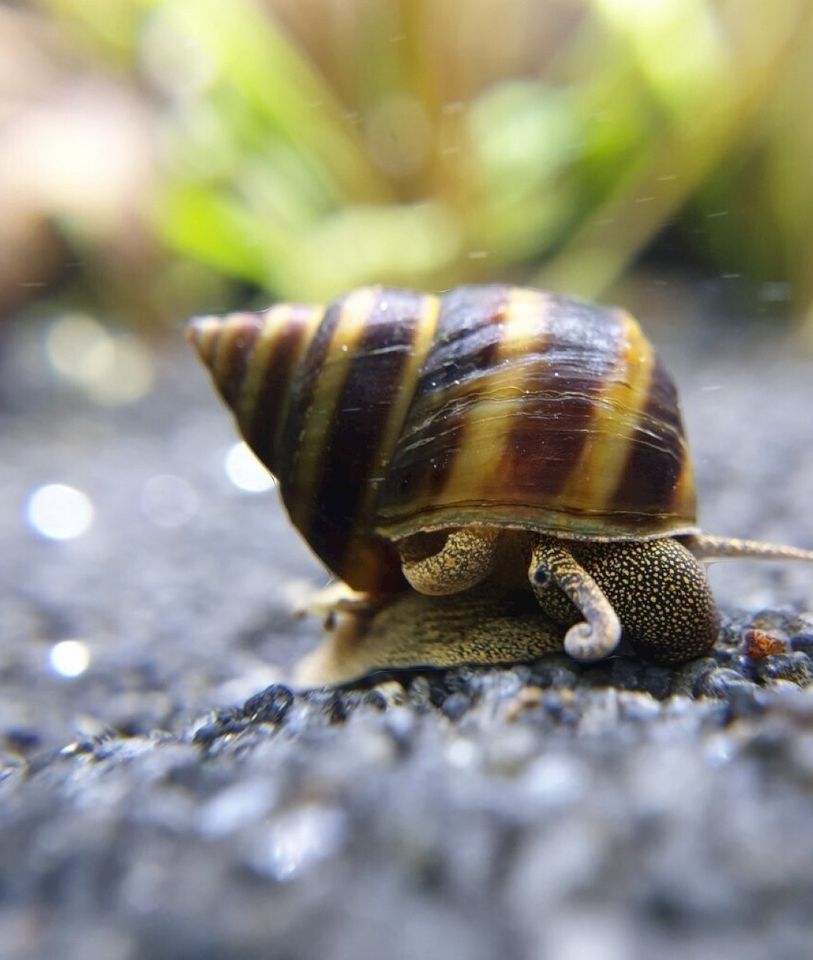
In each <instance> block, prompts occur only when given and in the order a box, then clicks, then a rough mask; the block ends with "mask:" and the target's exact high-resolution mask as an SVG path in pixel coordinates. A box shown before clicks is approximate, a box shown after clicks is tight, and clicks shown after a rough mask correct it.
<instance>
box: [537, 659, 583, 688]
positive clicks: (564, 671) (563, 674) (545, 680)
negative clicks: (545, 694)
mask: <svg viewBox="0 0 813 960" xmlns="http://www.w3.org/2000/svg"><path fill="white" fill-rule="evenodd" d="M532 676H533V680H534V682H535V683H536V684H538V685H539V686H540V687H556V688H562V687H564V688H569V689H572V688H573V687H575V686H576V681H577V673H576V667H575V664H574V662H573V661H572V660H571V659H570V658H568V657H564V656H560V655H559V654H553V655H551V656H548V657H543V658H542V659H541V660H538V661H537V662H536V663H535V664H534V665H533V668H532Z"/></svg>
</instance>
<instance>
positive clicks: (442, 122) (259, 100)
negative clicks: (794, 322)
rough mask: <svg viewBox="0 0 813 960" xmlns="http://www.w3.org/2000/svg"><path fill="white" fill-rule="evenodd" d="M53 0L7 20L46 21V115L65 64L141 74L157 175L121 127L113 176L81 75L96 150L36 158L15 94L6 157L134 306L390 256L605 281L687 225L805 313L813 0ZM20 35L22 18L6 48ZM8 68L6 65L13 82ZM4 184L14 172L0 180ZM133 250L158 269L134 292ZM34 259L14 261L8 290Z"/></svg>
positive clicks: (102, 74) (482, 272)
mask: <svg viewBox="0 0 813 960" xmlns="http://www.w3.org/2000/svg"><path fill="white" fill-rule="evenodd" d="M37 9H38V10H40V11H41V15H40V16H35V15H34V14H32V13H31V11H26V12H19V13H14V14H10V15H8V16H7V20H8V22H11V19H12V18H14V19H15V21H17V25H18V26H19V25H20V24H22V25H23V28H24V29H27V28H28V27H31V29H32V30H35V31H36V32H37V36H38V40H37V42H38V43H39V44H40V45H41V46H42V49H44V50H47V51H48V52H49V54H52V55H53V56H52V57H51V59H52V61H53V62H54V63H55V64H56V65H57V66H56V67H55V68H54V70H55V72H56V73H57V74H58V77H57V78H56V79H54V78H53V77H52V78H51V80H50V83H51V85H50V86H48V85H47V84H46V83H44V82H43V83H41V84H40V88H38V92H37V97H38V98H39V99H38V101H37V102H38V109H39V110H40V113H41V114H42V118H41V120H40V121H38V122H39V123H40V126H42V127H44V126H47V125H48V124H49V123H51V124H53V123H55V122H56V121H54V120H53V118H54V117H59V123H60V124H62V125H63V126H59V128H58V130H57V132H56V133H52V135H51V136H50V140H49V142H54V143H56V142H63V143H67V142H68V140H70V137H68V138H66V136H65V134H64V133H63V127H64V123H65V118H66V117H67V116H68V115H69V110H70V98H68V97H66V96H65V91H66V89H68V88H71V87H72V86H74V85H78V84H79V83H80V80H81V82H85V83H86V82H87V81H88V80H89V81H91V87H92V90H94V91H96V93H95V96H97V98H98V102H99V103H100V104H102V105H104V104H105V102H106V101H105V97H106V95H107V94H106V91H109V90H110V89H115V90H117V91H119V92H121V91H122V90H126V93H127V96H128V97H129V98H130V99H131V100H132V102H133V103H137V104H138V107H137V109H135V110H134V108H129V107H128V108H127V109H128V110H130V111H131V112H133V115H135V114H136V113H138V116H139V127H138V130H139V133H138V137H135V138H134V139H133V144H132V146H131V147H128V150H129V155H130V161H131V163H130V166H131V167H133V168H136V167H138V169H139V170H140V171H141V174H140V176H139V177H134V176H130V178H129V179H128V178H127V177H124V176H123V175H122V163H123V159H124V158H123V155H122V156H115V155H114V153H115V151H113V150H111V151H110V156H109V162H108V163H107V168H108V169H109V180H110V183H111V184H112V185H113V186H112V187H110V188H109V190H108V193H105V189H103V188H105V184H104V183H103V181H104V179H105V163H106V161H107V160H108V158H107V156H105V155H103V154H100V151H99V147H98V146H97V143H98V142H100V141H98V138H97V139H94V137H97V133H95V132H94V131H93V130H90V129H89V124H88V118H89V117H91V116H92V115H93V114H94V106H93V97H91V96H85V97H84V98H82V99H81V100H78V101H77V102H81V103H82V116H78V115H77V117H76V123H75V132H74V134H73V136H74V139H75V140H76V142H77V143H81V142H85V143H86V149H85V150H84V153H81V151H80V152H79V153H77V152H76V150H68V151H67V152H66V151H57V150H48V151H43V150H42V149H39V153H38V154H37V160H36V164H37V165H36V170H37V174H36V177H34V176H33V175H32V176H30V177H28V179H27V180H26V181H25V184H23V182H22V180H21V178H20V175H19V172H18V171H20V170H21V169H27V165H26V162H25V151H26V150H30V149H35V147H34V146H32V145H36V144H38V143H39V144H41V143H42V139H41V137H40V138H39V139H38V137H33V136H31V135H30V131H26V122H25V117H24V116H23V114H24V112H25V111H24V110H23V109H21V111H20V116H21V117H22V120H18V119H17V117H16V116H15V123H14V124H9V125H7V126H6V127H5V128H0V175H2V173H3V170H8V171H10V175H9V176H8V177H7V178H6V180H7V183H9V184H11V185H13V186H14V191H15V192H14V197H15V200H14V203H15V204H16V206H15V210H18V209H19V210H20V211H21V212H20V214H19V221H20V223H23V222H24V218H25V217H26V216H27V217H29V220H30V221H31V222H36V223H47V224H48V225H49V226H48V229H49V230H51V232H52V233H53V232H56V233H57V235H58V236H59V237H60V238H61V239H62V240H63V241H64V242H65V243H66V244H67V246H68V249H69V251H70V253H73V254H75V256H76V258H77V259H78V260H79V261H80V262H81V264H82V272H83V276H84V277H85V279H86V281H87V284H88V285H89V286H90V287H91V288H93V287H98V289H103V288H104V286H105V283H106V282H107V281H106V280H105V278H106V277H107V276H108V275H110V276H112V275H113V274H115V273H116V266H115V265H116V264H117V263H125V264H126V269H125V270H123V271H121V270H120V271H119V274H120V276H118V277H117V279H116V282H115V283H113V284H112V286H111V285H109V286H110V289H112V290H115V291H117V295H118V296H119V297H121V300H122V303H121V308H122V309H121V312H122V313H123V314H126V313H127V312H128V311H129V312H131V313H133V312H139V313H140V314H142V315H148V314H149V313H150V310H151V309H152V310H153V311H154V312H156V313H159V314H160V313H162V312H163V313H165V314H168V315H174V314H177V313H179V312H185V310H187V309H193V310H194V309H208V308H211V307H212V306H215V305H216V306H221V305H222V306H223V307H226V306H229V305H231V304H232V303H233V302H237V301H239V300H242V299H244V298H245V297H246V296H247V293H248V295H251V294H252V293H253V294H255V295H256V299H257V300H267V299H268V298H286V299H324V298H327V297H330V296H333V295H334V294H336V293H338V292H340V291H342V290H344V289H347V288H349V287H352V286H354V285H357V284H362V283H377V282H381V283H393V284H400V285H405V286H420V287H429V288H435V289H437V288H443V287H448V286H451V285H453V284H455V283H459V282H466V281H478V280H490V279H511V280H520V281H528V280H530V281H533V282H536V283H539V284H541V285H544V286H548V287H551V288H553V289H556V290H560V291H562V292H566V293H571V294H579V295H583V296H588V297H593V296H601V295H602V294H603V293H604V291H606V290H607V288H608V287H609V285H610V284H612V283H613V282H614V281H615V280H617V279H618V278H619V277H621V276H623V274H624V273H625V272H626V271H628V270H630V269H631V268H632V267H633V266H634V264H635V262H636V259H637V258H638V257H640V256H641V255H642V254H644V253H645V252H646V250H647V249H648V247H649V245H650V244H651V242H652V241H653V240H654V239H655V238H656V237H658V236H659V235H660V234H662V233H663V232H664V231H667V230H668V231H669V234H670V235H671V236H672V237H674V238H677V240H678V241H679V242H678V243H677V244H676V246H677V249H678V250H679V257H682V258H683V259H684V260H688V259H690V260H692V261H693V263H695V264H697V263H701V264H702V265H703V268H704V269H705V270H706V271H707V272H708V273H710V274H713V273H714V272H715V271H716V272H719V274H720V275H725V276H727V277H735V278H737V282H736V284H733V285H732V289H736V290H738V291H739V292H740V295H741V297H742V299H743V302H750V303H751V305H752V310H753V311H755V312H756V311H759V310H773V311H775V312H776V311H781V312H783V313H785V314H787V313H789V312H792V313H795V314H796V315H804V314H806V313H807V312H808V311H810V304H811V303H813V277H811V274H810V270H809V261H810V256H811V249H813V225H811V218H810V217H809V215H808V213H807V211H809V210H810V209H811V208H813V179H811V178H810V176H809V169H810V160H811V152H813V115H811V112H810V108H809V91H810V89H812V88H813V22H812V21H813V8H812V7H811V6H810V4H809V3H808V0H774V2H773V3H772V4H770V6H768V5H766V4H764V3H762V2H759V0H739V2H736V3H735V2H730V0H661V2H658V3H654V2H651V0H547V2H546V3H543V4H540V3H538V2H534V0H500V2H497V0H443V2H437V0H40V3H39V4H38V5H37ZM3 37H4V34H3V21H2V18H0V53H2V52H3V49H4V46H3ZM6 49H8V50H9V51H13V50H17V49H19V44H18V43H16V42H11V41H9V43H8V44H7V46H6ZM11 76H12V71H8V77H11ZM13 76H15V77H19V76H20V71H19V70H17V71H16V72H15V73H14V74H13ZM10 82H11V81H10V80H8V79H7V80H5V81H4V75H3V72H2V70H0V93H2V90H3V89H4V86H3V85H4V83H6V85H8V83H10ZM14 82H15V83H17V84H18V85H19V81H18V80H15V81H14ZM31 100H32V98H31V97H29V100H28V101H26V99H25V95H24V94H23V95H22V96H21V98H20V101H19V102H20V103H21V104H25V109H29V110H30V107H31ZM15 102H16V101H15ZM117 102H120V103H122V104H123V103H124V102H125V101H124V99H120V100H119V101H117ZM99 109H100V114H99V115H100V116H102V115H103V111H102V110H101V108H99ZM104 116H106V117H108V119H106V120H105V121H104V124H102V126H105V127H106V128H109V126H110V123H111V122H112V121H111V120H110V119H109V116H110V115H109V113H108V114H104ZM124 119H125V118H124V117H123V116H120V117H119V118H118V120H117V122H119V121H121V122H123V120H124ZM98 126H99V124H97V127H98ZM38 129H39V128H38ZM122 129H123V127H122ZM20 130H22V131H23V133H24V134H25V135H24V136H23V135H21V134H20ZM38 136H39V135H38ZM15 137H16V139H14V138H15ZM8 143H12V144H13V149H11V148H8V149H6V150H5V153H6V154H7V155H8V156H7V160H6V166H5V167H4V148H5V146H6V145H7V144H8ZM74 146H75V144H74ZM120 153H122V154H123V152H121V151H120ZM74 157H76V158H78V159H76V160H73V159H72V158H74ZM82 157H84V158H87V157H93V158H95V159H94V160H93V162H88V161H87V160H86V159H82ZM71 164H73V165H71ZM31 168H32V169H34V166H33V164H32V165H31ZM71 177H72V178H73V179H71ZM66 178H67V179H66ZM83 178H84V181H83ZM58 181H60V182H63V181H64V182H65V183H73V184H75V185H77V186H76V189H74V191H73V199H72V200H71V202H68V201H67V200H66V193H65V191H64V190H63V192H62V193H60V194H59V195H58V196H56V195H55V193H54V190H52V189H50V188H49V189H45V188H44V186H43V185H44V184H50V183H55V182H58ZM83 182H85V187H88V186H92V187H93V188H94V189H93V190H90V189H87V190H86V193H87V195H88V197H91V196H92V195H93V194H94V193H96V194H101V195H105V196H107V195H108V194H109V196H111V197H112V196H113V191H114V189H121V190H125V189H128V188H126V187H125V186H123V185H124V184H130V187H129V193H127V195H126V196H121V197H120V198H119V199H120V202H119V203H118V206H116V204H115V203H113V202H111V203H109V204H108V206H107V207H105V212H104V217H99V216H96V215H95V214H93V215H92V212H90V213H88V212H85V213H84V214H83V209H82V206H81V204H80V203H79V201H78V200H77V199H75V198H76V197H80V196H84V194H83V190H85V187H83V188H82V189H79V186H78V185H81V184H82V183H83ZM116 185H118V186H116ZM23 186H24V189H25V190H27V191H29V195H28V196H27V197H26V199H25V200H24V201H20V200H19V197H20V196H21V189H22V188H23ZM2 189H3V188H2V176H0V202H2V201H3V200H4V195H3V194H2ZM11 189H12V187H11V186H9V187H8V191H11ZM66 189H67V188H66ZM6 199H8V198H6ZM10 202H11V201H10V200H9V203H10ZM88 202H89V201H88ZM97 206H98V204H97ZM117 209H118V210H120V211H127V212H126V213H121V214H120V215H119V217H118V219H117V218H116V210H117ZM9 222H10V221H9ZM14 222H15V223H16V222H17V220H15V221H14ZM5 229H6V230H7V231H10V230H11V228H10V227H8V225H6V227H5ZM15 229H16V228H15ZM21 229H22V228H21ZM3 242H4V244H5V245H6V247H7V248H12V247H14V246H15V241H14V237H13V236H9V237H8V238H4V239H3ZM26 262H27V263H29V264H30V263H32V262H36V261H35V260H32V259H31V258H26ZM676 265H677V266H678V267H680V266H681V262H678V263H677V264H676ZM15 269H16V270H17V275H18V276H19V270H20V269H22V268H20V267H16V268H15ZM128 276H129V277H132V278H133V285H134V289H135V288H136V287H137V288H138V289H139V290H140V291H141V295H140V297H139V296H134V297H133V300H132V304H131V305H128V304H127V303H126V300H127V294H126V282H127V277H128ZM143 277H149V278H150V282H149V283H144V282H139V278H143ZM13 283H14V272H13V271H12V272H11V273H10V274H9V277H6V276H4V275H3V274H2V271H0V304H1V303H2V301H3V298H2V294H3V285H4V284H5V285H6V289H10V288H11V287H10V285H11V284H13ZM18 285H19V280H18ZM246 285H248V287H249V291H247V290H246ZM150 297H151V298H152V303H153V305H152V307H150V305H149V303H147V302H145V301H146V300H148V299H149V298H150ZM213 298H214V300H215V303H214V304H213V303H212V299H213Z"/></svg>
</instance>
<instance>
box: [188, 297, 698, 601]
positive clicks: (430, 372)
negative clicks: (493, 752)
mask: <svg viewBox="0 0 813 960" xmlns="http://www.w3.org/2000/svg"><path fill="white" fill-rule="evenodd" d="M190 339H191V340H192V342H193V343H194V344H195V346H196V347H197V349H198V351H199V353H200V355H201V357H202V359H203V361H204V363H205V364H206V365H207V367H208V368H209V370H210V371H211V374H212V377H213V379H214V382H215V384H216V385H217V387H218V389H219V391H220V393H221V394H222V396H223V398H224V400H225V401H226V403H227V404H228V406H229V407H231V409H232V410H233V411H234V414H235V415H236V418H237V423H238V425H239V428H240V431H241V433H242V434H243V436H244V437H245V439H246V441H247V442H248V444H249V445H250V446H251V447H252V449H253V450H254V451H255V453H256V454H257V456H258V457H259V458H260V460H262V462H263V463H264V464H265V465H266V466H267V467H268V469H269V470H270V471H271V472H272V473H273V474H274V476H275V477H277V479H278V481H279V485H280V490H281V493H282V499H283V501H284V503H285V506H286V508H287V509H288V512H289V514H290V516H291V519H292V521H293V523H294V524H295V525H296V527H297V528H298V529H299V531H300V532H301V533H302V535H303V536H304V537H305V539H306V540H307V542H308V543H309V545H310V546H311V548H312V549H313V551H314V552H315V553H316V554H317V555H318V556H319V557H320V559H321V560H322V561H323V562H324V563H325V564H326V565H327V567H329V568H330V570H331V571H333V573H335V574H336V575H337V576H338V577H340V578H341V579H342V580H344V581H346V582H347V583H348V584H350V586H352V587H354V588H355V589H359V590H368V591H374V592H378V591H385V590H391V589H397V588H398V587H399V585H402V584H403V580H402V574H401V568H400V560H399V557H398V554H397V551H396V550H395V548H394V546H393V541H397V540H398V539H400V538H402V537H405V536H409V535H411V534H414V533H417V532H421V531H431V530H437V529H444V528H450V527H460V526H465V525H467V524H487V525H490V526H494V525H497V526H505V527H512V528H519V529H528V530H534V531H539V532H542V533H548V534H553V535H559V536H564V537H574V538H581V539H599V540H614V539H617V540H639V539H641V540H643V539H654V538H658V537H667V536H672V535H675V534H681V533H689V532H692V531H694V530H696V521H695V490H694V480H693V474H692V468H691V461H690V457H689V451H688V449H687V445H686V438H685V435H684V430H683V424H682V421H681V416H680V411H679V407H678V401H677V394H676V390H675V387H674V385H673V383H672V380H671V379H670V377H669V375H668V373H667V372H666V370H665V369H664V368H663V366H662V365H661V363H660V361H659V359H658V357H657V356H656V354H655V352H654V350H653V348H652V347H651V345H650V344H649V342H648V341H647V339H646V338H645V337H644V335H643V334H642V332H641V330H640V328H639V326H638V324H637V322H636V321H635V320H634V319H633V318H632V317H631V316H630V315H629V314H627V313H625V312H624V311H623V310H614V309H607V308H604V307H599V306H594V305H589V304H585V303H580V302H577V301H575V300H570V299H566V298H564V297H560V296H556V295H554V294H551V293H545V292H542V291H538V290H531V289H523V288H517V287H509V286H497V285H494V286H469V287H461V288H458V289H456V290H452V291H450V292H449V293H446V294H443V295H442V296H433V295H431V294H423V293H415V292H411V291H406V290H393V289H385V288H364V289H359V290H355V291H353V292H351V293H349V294H347V295H346V296H343V297H340V298H338V299H337V300H334V301H333V302H332V303H330V304H329V305H327V306H326V307H321V306H307V305H300V304H278V305H276V306H274V307H271V308H270V309H268V310H265V311H261V312H259V313H234V314H230V315H228V316H225V317H222V318H215V317H206V318H200V319H198V320H195V321H193V323H192V325H191V328H190Z"/></svg>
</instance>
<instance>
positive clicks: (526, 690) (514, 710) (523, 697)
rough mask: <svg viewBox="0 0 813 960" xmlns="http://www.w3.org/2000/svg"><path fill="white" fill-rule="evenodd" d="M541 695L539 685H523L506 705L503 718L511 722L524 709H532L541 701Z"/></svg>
mask: <svg viewBox="0 0 813 960" xmlns="http://www.w3.org/2000/svg"><path fill="white" fill-rule="evenodd" d="M542 696H543V694H542V688H541V687H534V686H526V687H523V688H522V689H521V690H520V691H519V693H518V694H517V695H516V696H515V697H514V699H513V700H512V701H511V702H510V703H509V704H508V706H507V707H506V710H505V719H506V720H508V721H509V723H513V722H514V721H515V720H517V719H518V717H520V716H521V714H522V713H524V712H525V711H526V710H534V709H535V708H536V707H538V706H539V704H540V703H541V702H542Z"/></svg>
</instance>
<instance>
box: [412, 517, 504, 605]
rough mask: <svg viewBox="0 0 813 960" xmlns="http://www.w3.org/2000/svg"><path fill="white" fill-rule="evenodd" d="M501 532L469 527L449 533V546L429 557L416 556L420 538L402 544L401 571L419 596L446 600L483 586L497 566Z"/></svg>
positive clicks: (444, 545) (447, 541) (486, 528)
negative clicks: (496, 554) (497, 543)
mask: <svg viewBox="0 0 813 960" xmlns="http://www.w3.org/2000/svg"><path fill="white" fill-rule="evenodd" d="M430 536H431V535H430ZM498 536H499V530H498V529H496V528H489V527H465V528H460V529H457V530H451V531H449V533H448V535H446V540H445V543H444V544H443V546H442V547H440V549H439V550H437V551H436V552H433V553H431V554H429V556H424V557H420V556H416V555H415V553H416V551H418V550H419V546H418V542H419V537H415V538H412V540H411V541H410V539H407V540H405V541H402V542H401V543H400V544H399V551H400V553H401V569H402V570H403V571H404V576H405V577H406V579H407V581H408V582H409V584H410V586H412V587H413V588H414V589H415V590H417V591H418V593H424V594H427V595H429V596H435V597H440V596H445V595H446V594H450V593H460V592H462V591H463V590H468V589H469V588H470V587H474V586H476V585H477V584H478V583H481V582H482V581H483V580H484V579H485V578H486V577H487V576H488V574H489V573H490V572H491V569H492V567H493V566H494V559H495V552H494V547H495V545H496V542H497V538H498Z"/></svg>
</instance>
